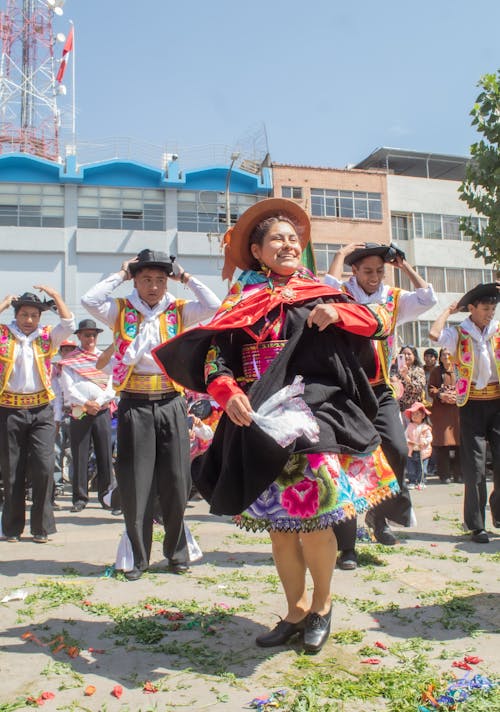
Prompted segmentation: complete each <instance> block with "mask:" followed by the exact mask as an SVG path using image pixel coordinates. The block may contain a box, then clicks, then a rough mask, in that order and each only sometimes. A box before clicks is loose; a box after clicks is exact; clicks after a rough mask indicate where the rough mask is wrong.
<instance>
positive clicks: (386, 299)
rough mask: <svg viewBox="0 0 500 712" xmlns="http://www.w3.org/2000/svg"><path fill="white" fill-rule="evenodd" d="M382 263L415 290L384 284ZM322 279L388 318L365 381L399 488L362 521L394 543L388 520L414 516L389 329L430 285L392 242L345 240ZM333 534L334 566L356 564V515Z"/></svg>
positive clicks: (405, 522)
mask: <svg viewBox="0 0 500 712" xmlns="http://www.w3.org/2000/svg"><path fill="white" fill-rule="evenodd" d="M344 263H345V264H347V265H350V266H351V267H352V277H350V278H349V280H348V281H347V282H342V271H343V265H344ZM387 263H390V264H391V265H392V266H393V267H395V268H396V269H399V270H401V272H403V273H404V274H406V276H407V277H408V279H409V280H410V282H411V283H412V284H413V286H414V287H415V291H414V292H408V291H405V290H403V289H399V288H398V287H391V286H389V285H387V284H384V277H385V265H386V264H387ZM325 283H326V284H329V285H331V286H333V287H336V288H337V289H342V290H343V291H345V292H347V293H348V294H350V295H351V296H352V297H353V298H354V299H355V300H356V301H357V302H358V303H359V304H370V305H375V304H380V305H382V306H383V307H384V312H385V315H386V318H388V319H390V322H391V335H390V336H389V337H388V338H387V339H386V340H385V341H378V342H374V346H375V349H376V353H377V356H378V359H377V360H378V369H377V371H378V372H377V374H376V376H375V377H374V378H373V379H371V381H370V382H371V384H372V387H373V390H374V392H375V395H376V396H377V400H378V406H379V410H378V414H377V416H376V419H375V421H374V425H375V428H376V429H377V431H378V433H379V435H380V436H381V438H382V450H383V451H384V454H385V456H386V457H387V460H388V462H389V464H390V466H391V467H392V469H393V470H394V473H395V474H396V477H397V479H398V483H399V486H400V489H401V493H400V494H399V495H398V496H397V497H395V498H394V499H392V500H387V501H386V502H384V503H382V504H381V505H380V506H379V507H375V508H374V509H372V510H371V511H370V512H369V513H368V515H367V517H366V523H367V524H368V525H369V526H370V528H371V529H373V532H374V535H375V538H376V539H377V541H379V542H380V543H381V544H385V545H386V546H392V545H394V544H395V543H396V537H395V536H394V533H393V532H392V531H391V529H390V527H389V525H388V523H387V520H388V519H390V520H391V521H394V522H397V523H398V524H401V525H402V526H410V525H411V524H412V523H413V521H414V515H413V510H412V505H411V498H410V494H409V492H408V488H407V487H406V484H405V470H406V461H407V456H408V449H407V445H406V438H405V434H404V429H403V425H402V423H401V418H400V414H399V406H398V403H397V401H396V399H395V398H394V393H393V389H392V387H391V384H390V366H391V363H392V359H393V350H394V348H395V343H394V342H395V339H394V331H395V329H396V326H400V325H401V324H405V323H406V322H409V321H413V320H414V319H416V318H417V317H418V316H419V315H420V314H423V313H424V312H425V311H427V310H428V309H430V308H431V307H432V306H434V304H436V302H437V299H436V296H435V294H434V290H433V288H432V286H431V285H430V284H427V282H426V281H425V280H424V279H423V278H422V277H421V276H420V275H419V274H418V273H417V272H416V271H415V270H414V269H413V268H412V267H411V265H410V264H409V263H408V262H407V261H406V259H405V254H404V252H403V251H402V250H400V249H399V248H397V247H396V246H395V245H381V244H377V243H370V242H367V243H364V244H360V243H357V244H351V245H345V246H344V247H342V248H341V249H340V250H339V251H338V252H337V254H336V255H335V257H334V259H333V262H332V264H331V265H330V269H329V273H328V274H327V275H325ZM336 534H337V539H339V549H341V550H342V555H341V557H340V559H339V566H341V567H342V568H348V569H352V568H355V567H356V555H355V552H354V546H355V540H356V520H350V522H348V523H347V525H343V526H342V528H341V531H340V532H336Z"/></svg>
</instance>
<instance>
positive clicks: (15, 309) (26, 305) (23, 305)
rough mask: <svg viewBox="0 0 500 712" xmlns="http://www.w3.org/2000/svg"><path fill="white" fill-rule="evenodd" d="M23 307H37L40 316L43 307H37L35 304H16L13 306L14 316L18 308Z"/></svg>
mask: <svg viewBox="0 0 500 712" xmlns="http://www.w3.org/2000/svg"><path fill="white" fill-rule="evenodd" d="M23 307H33V309H37V310H38V313H39V314H40V316H42V312H43V309H38V307H37V306H35V304H18V305H17V306H15V307H14V316H17V313H18V311H19V309H22V308H23Z"/></svg>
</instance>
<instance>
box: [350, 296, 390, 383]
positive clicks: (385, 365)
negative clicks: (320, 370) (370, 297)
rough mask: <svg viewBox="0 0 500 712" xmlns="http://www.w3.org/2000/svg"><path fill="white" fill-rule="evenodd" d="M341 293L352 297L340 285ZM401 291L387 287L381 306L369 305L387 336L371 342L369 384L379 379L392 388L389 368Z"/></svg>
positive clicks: (377, 381)
mask: <svg viewBox="0 0 500 712" xmlns="http://www.w3.org/2000/svg"><path fill="white" fill-rule="evenodd" d="M342 291H343V292H345V293H346V294H349V295H350V296H352V294H351V293H350V292H349V290H348V289H347V286H346V285H342ZM400 296H401V289H399V287H389V290H388V292H387V298H386V300H385V302H383V303H382V304H370V309H372V310H374V311H376V312H377V316H378V318H379V319H380V320H381V321H382V323H383V324H384V325H386V330H387V331H388V332H389V335H388V337H387V338H386V339H381V340H376V341H375V340H373V341H372V344H373V348H374V351H375V361H376V373H375V376H374V377H373V378H370V383H372V384H375V383H379V382H380V381H381V379H383V380H384V381H385V383H387V385H388V386H390V387H391V388H392V385H391V381H390V378H389V376H390V367H391V363H392V359H393V356H394V346H395V339H394V331H395V329H396V319H397V315H398V306H399V298H400Z"/></svg>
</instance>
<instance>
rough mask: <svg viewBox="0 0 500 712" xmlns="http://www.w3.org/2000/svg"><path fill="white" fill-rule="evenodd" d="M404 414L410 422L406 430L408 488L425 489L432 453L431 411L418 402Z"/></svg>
mask: <svg viewBox="0 0 500 712" xmlns="http://www.w3.org/2000/svg"><path fill="white" fill-rule="evenodd" d="M404 414H405V416H406V418H407V419H408V420H409V421H410V422H409V424H408V427H407V428H406V430H405V435H406V442H407V443H408V465H407V470H408V488H409V489H414V488H415V487H417V489H423V488H424V487H425V481H426V478H427V467H428V465H429V459H430V457H431V453H432V429H431V426H430V425H429V421H428V420H427V416H428V415H430V411H429V410H427V408H426V407H425V405H424V404H423V403H421V402H420V401H416V402H415V403H413V405H412V406H410V408H407V409H406V410H405V412H404Z"/></svg>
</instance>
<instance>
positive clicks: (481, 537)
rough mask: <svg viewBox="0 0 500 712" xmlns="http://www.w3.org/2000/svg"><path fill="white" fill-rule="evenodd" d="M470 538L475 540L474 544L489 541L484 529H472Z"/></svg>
mask: <svg viewBox="0 0 500 712" xmlns="http://www.w3.org/2000/svg"><path fill="white" fill-rule="evenodd" d="M470 538H471V539H472V541H475V542H476V544H488V543H489V541H490V538H489V536H488V535H487V533H486V532H485V531H484V529H474V531H473V532H472V534H471V537H470Z"/></svg>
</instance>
